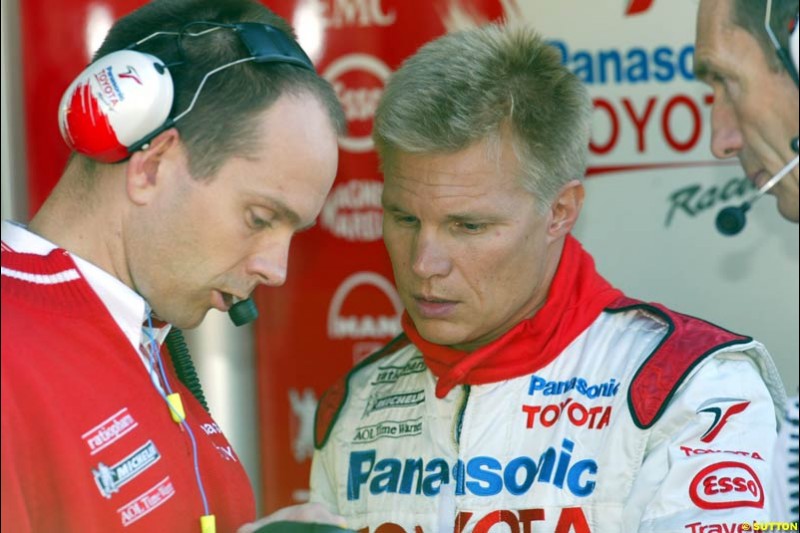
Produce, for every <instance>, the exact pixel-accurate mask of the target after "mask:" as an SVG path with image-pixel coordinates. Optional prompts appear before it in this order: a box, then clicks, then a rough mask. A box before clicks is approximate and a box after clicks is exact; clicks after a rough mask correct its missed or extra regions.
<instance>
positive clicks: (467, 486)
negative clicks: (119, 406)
mask: <svg viewBox="0 0 800 533" xmlns="http://www.w3.org/2000/svg"><path fill="white" fill-rule="evenodd" d="M574 447H575V443H574V442H572V441H571V440H569V439H564V441H563V442H562V444H561V449H560V450H556V448H554V447H552V446H551V447H550V448H548V449H547V450H545V452H544V453H543V454H542V455H541V457H540V458H539V460H538V461H535V460H534V459H533V458H532V457H529V456H527V455H522V456H520V457H517V458H515V459H512V460H510V461H509V462H508V463H507V464H505V465H504V464H503V463H501V462H500V461H499V460H498V459H496V458H494V457H490V456H486V455H479V456H476V457H473V458H471V459H469V460H468V461H466V462H465V461H462V460H461V459H459V460H458V461H456V462H455V464H453V465H450V464H449V463H448V462H447V460H446V459H444V458H442V457H434V458H433V459H430V460H429V461H425V460H424V459H423V458H422V457H416V458H407V459H400V458H394V457H388V458H381V459H379V458H378V455H377V451H376V450H374V449H372V450H363V451H357V452H350V462H349V466H348V473H347V499H348V500H358V499H359V498H361V496H362V490H363V491H365V492H366V491H369V494H373V495H374V494H382V493H392V494H409V495H410V494H415V495H419V494H422V495H424V496H428V497H432V496H436V495H437V494H439V491H440V490H441V488H442V486H443V485H448V484H450V483H452V484H453V485H454V486H455V493H456V495H457V496H462V495H465V494H473V495H475V496H496V495H498V494H500V493H501V492H503V491H506V492H507V493H509V494H512V495H515V496H517V495H520V494H524V493H526V492H527V491H528V490H530V489H531V487H532V486H533V484H534V483H548V484H552V485H554V486H555V487H557V488H559V489H565V488H566V490H568V491H569V492H570V493H572V494H573V495H575V496H580V497H586V496H589V495H590V494H591V493H592V492H594V488H595V480H594V476H595V474H597V463H596V462H595V461H594V460H592V459H582V460H580V461H577V462H573V461H572V451H573V449H574Z"/></svg>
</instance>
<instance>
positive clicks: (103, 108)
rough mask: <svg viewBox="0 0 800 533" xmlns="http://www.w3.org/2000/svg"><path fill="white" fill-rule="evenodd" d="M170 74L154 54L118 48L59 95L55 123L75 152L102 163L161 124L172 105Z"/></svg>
mask: <svg viewBox="0 0 800 533" xmlns="http://www.w3.org/2000/svg"><path fill="white" fill-rule="evenodd" d="M173 95H174V89H173V86H172V76H170V73H169V70H168V69H167V68H166V67H165V66H164V64H163V62H162V61H161V60H160V59H158V58H157V57H155V56H152V55H150V54H145V53H142V52H137V51H134V50H120V51H118V52H113V53H111V54H108V55H106V56H103V57H101V58H100V59H98V60H97V61H95V62H94V63H92V64H91V65H89V66H88V67H87V68H86V69H85V70H84V71H83V72H81V73H80V75H79V76H78V77H77V78H76V79H75V81H73V82H72V84H71V85H70V86H69V88H68V89H67V90H66V92H65V93H64V96H63V97H62V98H61V105H60V106H59V109H58V125H59V128H60V129H61V136H62V137H63V138H64V140H65V141H66V143H67V144H68V145H69V147H70V148H72V149H73V150H75V151H77V152H80V153H81V154H84V155H86V156H88V157H91V158H92V159H96V160H98V161H101V162H103V163H116V162H118V161H122V160H124V159H125V158H127V157H128V156H129V155H130V151H129V148H130V147H131V146H134V145H135V144H137V143H138V142H139V141H141V140H142V139H143V138H145V137H147V136H148V135H150V134H151V133H152V132H154V131H155V130H157V129H158V128H159V127H160V126H161V125H162V124H164V123H165V121H166V120H167V118H168V117H169V112H170V109H171V108H172V102H173Z"/></svg>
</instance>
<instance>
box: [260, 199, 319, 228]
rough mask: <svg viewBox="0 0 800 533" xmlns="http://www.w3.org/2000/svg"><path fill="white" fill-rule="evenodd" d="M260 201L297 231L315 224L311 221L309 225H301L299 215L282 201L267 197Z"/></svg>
mask: <svg viewBox="0 0 800 533" xmlns="http://www.w3.org/2000/svg"><path fill="white" fill-rule="evenodd" d="M262 199H263V200H264V202H265V203H266V204H267V205H268V206H269V207H270V209H272V210H274V211H275V212H276V213H277V214H278V215H279V216H280V217H281V218H285V219H286V220H288V221H289V223H290V224H291V225H292V226H294V227H295V228H297V229H299V230H301V229H308V228H310V227H311V226H313V225H314V224H315V223H316V221H311V223H310V224H305V225H302V220H301V218H300V215H298V214H297V213H296V212H295V211H294V210H293V209H291V208H290V207H289V206H288V205H286V204H285V203H283V202H282V201H280V200H276V199H275V198H270V197H268V196H264V197H262Z"/></svg>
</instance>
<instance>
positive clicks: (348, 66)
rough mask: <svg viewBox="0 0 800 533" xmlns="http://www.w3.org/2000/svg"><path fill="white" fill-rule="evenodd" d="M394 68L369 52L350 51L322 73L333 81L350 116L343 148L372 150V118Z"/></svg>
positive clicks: (341, 138)
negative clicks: (353, 52) (354, 52)
mask: <svg viewBox="0 0 800 533" xmlns="http://www.w3.org/2000/svg"><path fill="white" fill-rule="evenodd" d="M391 73H392V70H391V69H390V68H389V67H388V66H387V65H386V63H384V62H383V61H381V60H380V59H378V58H377V57H375V56H372V55H368V54H348V55H345V56H342V57H340V58H339V59H337V60H336V61H334V62H333V63H331V64H330V66H329V67H328V68H327V69H326V70H325V72H324V73H323V74H322V76H323V77H324V78H325V79H326V80H328V81H329V82H330V84H331V85H333V89H334V90H335V91H336V96H337V97H338V98H339V101H340V102H341V103H342V107H343V108H344V113H345V116H346V117H347V135H343V136H341V137H339V145H340V146H341V147H342V149H343V150H346V151H348V152H354V153H363V152H369V151H370V150H372V146H373V145H372V119H373V117H374V116H375V108H377V107H378V100H380V98H381V95H382V94H383V88H384V86H385V85H386V80H387V78H389V75H390V74H391Z"/></svg>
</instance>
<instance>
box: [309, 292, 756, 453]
mask: <svg viewBox="0 0 800 533" xmlns="http://www.w3.org/2000/svg"><path fill="white" fill-rule="evenodd" d="M634 310H640V311H642V312H644V313H648V314H651V315H655V317H656V318H657V319H659V320H661V321H664V322H666V323H667V325H668V327H669V330H668V332H667V334H666V335H665V336H664V339H663V340H662V341H661V342H660V343H659V345H658V346H657V347H656V349H655V350H653V353H651V354H650V355H649V356H648V357H647V359H646V360H645V362H644V363H643V364H642V366H641V367H640V368H639V370H637V372H636V375H635V376H634V378H633V382H632V383H631V386H630V388H629V390H628V408H629V409H630V412H631V417H632V418H633V421H634V423H635V424H636V425H637V426H638V427H640V428H643V429H646V428H649V427H651V426H652V425H653V424H655V423H656V421H658V419H659V418H660V417H661V415H662V414H663V413H664V410H665V409H666V407H667V404H668V403H669V399H670V398H671V397H672V395H673V394H674V392H675V391H676V390H677V388H678V387H679V386H680V385H681V383H683V380H684V379H685V378H686V376H688V375H689V373H690V372H691V371H692V369H693V368H694V367H695V366H697V365H698V364H700V363H701V362H702V361H703V360H704V359H705V358H706V357H708V356H710V355H711V354H713V353H714V352H716V351H718V350H720V349H722V348H724V347H726V346H729V345H735V344H746V343H749V342H751V341H752V339H751V338H750V337H746V336H744V335H738V334H736V333H733V332H730V331H728V330H726V329H723V328H721V327H719V326H715V325H714V324H711V323H709V322H706V321H704V320H701V319H699V318H695V317H692V316H689V315H684V314H681V313H676V312H674V311H672V310H670V309H667V308H666V307H664V306H663V305H661V304H657V303H645V302H642V301H640V300H635V299H633V298H628V297H626V296H623V297H621V298H619V299H618V300H616V301H615V302H613V303H612V304H611V305H610V306H609V307H607V308H606V309H605V311H606V312H608V313H623V312H627V311H634ZM409 343H410V341H409V339H408V337H406V335H405V334H400V335H399V336H397V337H395V338H394V339H393V340H392V341H391V342H389V344H387V345H386V346H384V347H383V348H382V349H381V350H379V351H377V352H375V353H374V354H372V355H370V356H369V357H367V358H366V359H364V360H363V361H362V362H361V363H359V364H358V365H356V366H355V367H354V368H353V369H352V370H351V371H350V372H348V373H347V375H345V376H343V377H342V378H340V379H339V380H338V381H337V382H336V383H335V384H334V385H333V386H332V387H331V388H329V389H328V390H327V391H325V393H324V394H323V395H322V398H320V402H319V406H318V407H317V414H316V418H315V420H314V445H315V446H316V448H317V449H321V448H322V447H323V446H324V445H325V442H327V440H328V436H329V435H330V432H331V430H332V429H333V426H334V424H335V423H336V419H337V418H338V416H339V412H340V411H341V409H342V406H343V405H344V401H345V399H346V398H347V391H348V382H349V378H350V375H351V374H353V373H354V372H357V371H358V370H359V369H361V368H363V367H365V366H367V365H370V364H372V363H374V362H375V361H378V360H380V359H382V358H384V357H387V356H388V355H391V354H393V353H395V352H396V351H398V350H400V349H401V348H404V347H405V346H407V345H408V344H409Z"/></svg>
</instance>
